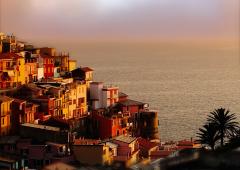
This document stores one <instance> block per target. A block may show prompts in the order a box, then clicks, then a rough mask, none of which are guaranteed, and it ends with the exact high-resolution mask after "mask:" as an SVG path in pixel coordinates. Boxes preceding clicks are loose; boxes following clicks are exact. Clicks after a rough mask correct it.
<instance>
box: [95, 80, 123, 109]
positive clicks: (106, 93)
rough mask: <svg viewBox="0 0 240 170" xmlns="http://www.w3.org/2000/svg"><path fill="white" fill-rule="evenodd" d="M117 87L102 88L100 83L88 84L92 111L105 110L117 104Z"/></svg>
mask: <svg viewBox="0 0 240 170" xmlns="http://www.w3.org/2000/svg"><path fill="white" fill-rule="evenodd" d="M118 91H119V88H118V87H117V86H113V85H108V86H104V85H103V83H102V82H92V83H91V84H90V100H91V103H92V109H99V108H107V107H109V106H111V105H114V104H115V103H116V102H118Z"/></svg>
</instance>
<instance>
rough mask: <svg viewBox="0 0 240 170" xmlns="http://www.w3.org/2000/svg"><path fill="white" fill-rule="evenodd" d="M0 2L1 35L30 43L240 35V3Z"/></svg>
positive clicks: (185, 0) (189, 0) (153, 0)
mask: <svg viewBox="0 0 240 170" xmlns="http://www.w3.org/2000/svg"><path fill="white" fill-rule="evenodd" d="M0 2H1V3H0V31H2V32H6V33H14V34H15V35H17V36H18V37H22V38H25V39H27V40H31V41H34V40H36V39H39V40H53V39H55V40H66V41H84V40H86V41H87V40H89V41H104V40H125V41H131V40H137V41H138V40H139V41H147V40H156V41H158V40H159V41H161V40H169V41H174V40H176V39H178V40H183V39H191V40H195V41H197V40H199V41H200V40H208V39H216V40H217V39H225V40H236V39H237V38H238V36H239V34H238V32H239V25H240V24H239V20H240V18H239V13H240V12H239V10H240V6H239V4H240V2H239V0H0Z"/></svg>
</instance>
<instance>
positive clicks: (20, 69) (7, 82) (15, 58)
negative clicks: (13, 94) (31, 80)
mask: <svg viewBox="0 0 240 170" xmlns="http://www.w3.org/2000/svg"><path fill="white" fill-rule="evenodd" d="M21 84H25V60H24V58H23V57H22V56H20V55H18V54H15V53H2V54H0V89H6V88H13V87H17V86H19V85H21Z"/></svg>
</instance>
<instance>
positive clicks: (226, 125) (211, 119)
mask: <svg viewBox="0 0 240 170" xmlns="http://www.w3.org/2000/svg"><path fill="white" fill-rule="evenodd" d="M235 120H236V116H235V114H234V113H230V111H229V110H226V109H224V108H220V109H215V110H214V111H213V112H210V115H209V116H208V118H207V121H208V123H212V124H213V125H214V126H215V127H216V129H217V131H218V133H219V136H220V140H221V147H222V146H223V144H224V138H225V137H226V136H231V135H232V134H233V133H235V132H236V129H237V128H238V122H236V121H235Z"/></svg>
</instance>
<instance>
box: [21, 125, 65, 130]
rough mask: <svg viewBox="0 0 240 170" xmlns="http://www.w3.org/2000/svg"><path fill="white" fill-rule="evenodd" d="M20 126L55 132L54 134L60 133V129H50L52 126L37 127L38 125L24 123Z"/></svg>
mask: <svg viewBox="0 0 240 170" xmlns="http://www.w3.org/2000/svg"><path fill="white" fill-rule="evenodd" d="M21 126H23V127H29V128H35V129H44V130H49V131H56V132H59V131H60V128H57V127H52V126H45V125H39V124H31V123H24V124H21Z"/></svg>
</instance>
